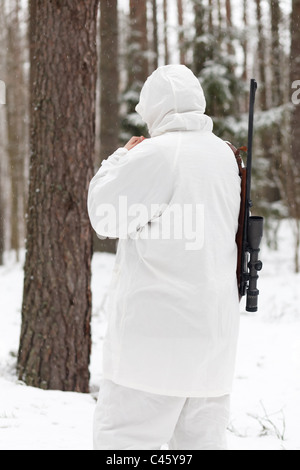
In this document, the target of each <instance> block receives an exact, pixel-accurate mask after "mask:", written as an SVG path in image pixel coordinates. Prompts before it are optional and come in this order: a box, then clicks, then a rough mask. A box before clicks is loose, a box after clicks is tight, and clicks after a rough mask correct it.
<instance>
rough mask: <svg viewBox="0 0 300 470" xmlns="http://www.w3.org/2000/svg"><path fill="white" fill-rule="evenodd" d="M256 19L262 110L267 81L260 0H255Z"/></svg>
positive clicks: (265, 97) (265, 103)
mask: <svg viewBox="0 0 300 470" xmlns="http://www.w3.org/2000/svg"><path fill="white" fill-rule="evenodd" d="M256 21H257V29H258V45H257V60H258V69H259V79H260V80H259V82H260V84H259V89H260V92H259V96H260V106H261V109H262V110H263V111H266V110H267V109H268V103H267V81H266V63H267V61H266V40H265V36H264V26H263V21H262V13H261V0H256Z"/></svg>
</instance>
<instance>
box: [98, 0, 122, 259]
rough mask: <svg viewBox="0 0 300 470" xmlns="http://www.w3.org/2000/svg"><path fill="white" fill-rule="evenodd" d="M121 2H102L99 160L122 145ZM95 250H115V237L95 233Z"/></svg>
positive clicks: (108, 0)
mask: <svg viewBox="0 0 300 470" xmlns="http://www.w3.org/2000/svg"><path fill="white" fill-rule="evenodd" d="M118 30H119V28H118V1H117V0H102V1H101V2H100V161H99V159H97V167H99V165H100V163H101V162H102V161H103V160H105V159H106V158H108V157H109V155H111V154H112V153H113V152H114V151H115V150H116V149H117V148H118V146H119V132H120V118H119V34H118ZM94 249H95V250H96V251H104V252H108V253H115V252H116V241H115V240H100V239H98V238H97V237H96V234H94Z"/></svg>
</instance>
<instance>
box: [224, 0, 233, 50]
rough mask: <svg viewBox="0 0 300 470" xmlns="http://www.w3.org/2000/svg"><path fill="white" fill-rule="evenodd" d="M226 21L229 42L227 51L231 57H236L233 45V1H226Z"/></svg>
mask: <svg viewBox="0 0 300 470" xmlns="http://www.w3.org/2000/svg"><path fill="white" fill-rule="evenodd" d="M226 21H227V32H228V39H229V40H228V41H227V51H228V54H229V55H234V48H233V45H232V9H231V1H230V0H226Z"/></svg>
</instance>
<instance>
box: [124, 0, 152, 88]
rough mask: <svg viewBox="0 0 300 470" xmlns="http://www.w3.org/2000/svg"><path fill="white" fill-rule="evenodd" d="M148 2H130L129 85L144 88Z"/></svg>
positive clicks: (146, 72) (136, 0) (146, 69)
mask: <svg viewBox="0 0 300 470" xmlns="http://www.w3.org/2000/svg"><path fill="white" fill-rule="evenodd" d="M147 51H148V38H147V1H146V0H130V40H129V55H128V65H129V68H128V85H129V88H131V87H132V85H133V84H137V86H138V87H140V88H141V87H142V85H143V84H144V82H145V80H146V79H147V78H148V59H147Z"/></svg>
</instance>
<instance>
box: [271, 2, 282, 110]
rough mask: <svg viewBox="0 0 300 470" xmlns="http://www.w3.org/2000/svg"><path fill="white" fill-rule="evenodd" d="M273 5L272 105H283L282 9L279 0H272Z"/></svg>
mask: <svg viewBox="0 0 300 470" xmlns="http://www.w3.org/2000/svg"><path fill="white" fill-rule="evenodd" d="M270 4H271V5H270V7H271V32H272V36H271V41H272V42H271V48H272V61H271V72H272V73H271V75H272V85H271V90H272V106H274V107H276V106H281V105H282V104H283V93H282V72H281V67H282V48H281V44H280V22H281V9H280V5H279V2H278V1H276V2H275V1H274V0H270Z"/></svg>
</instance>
